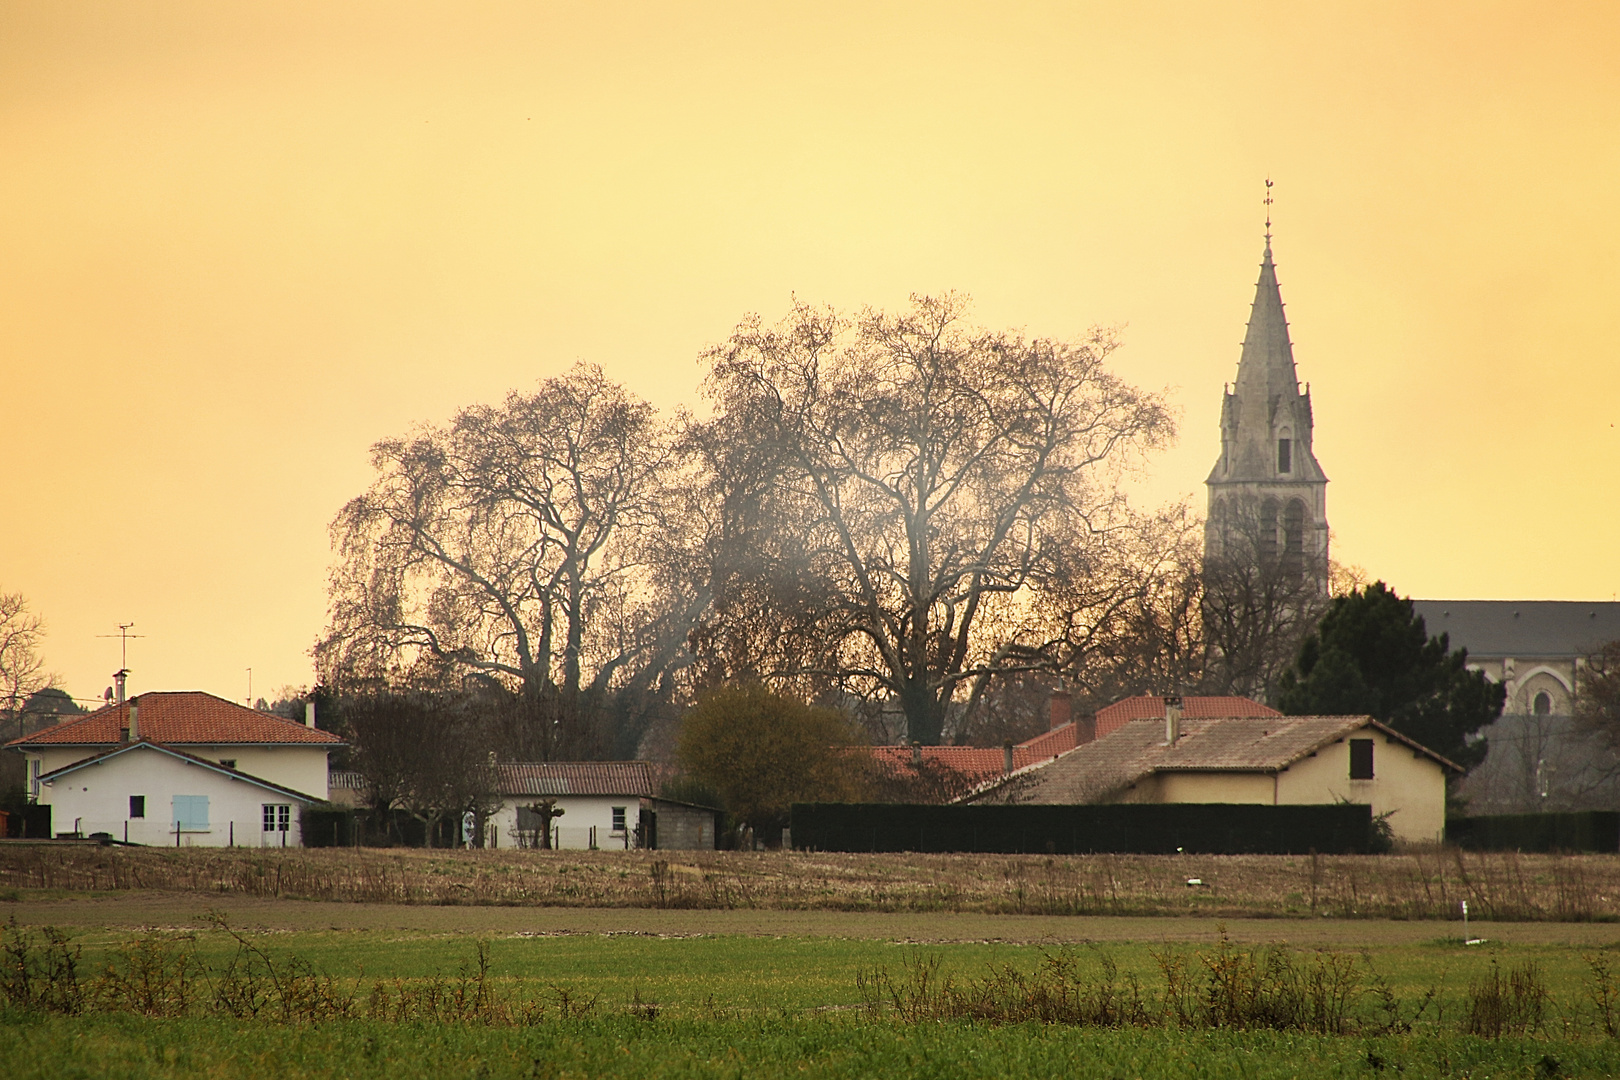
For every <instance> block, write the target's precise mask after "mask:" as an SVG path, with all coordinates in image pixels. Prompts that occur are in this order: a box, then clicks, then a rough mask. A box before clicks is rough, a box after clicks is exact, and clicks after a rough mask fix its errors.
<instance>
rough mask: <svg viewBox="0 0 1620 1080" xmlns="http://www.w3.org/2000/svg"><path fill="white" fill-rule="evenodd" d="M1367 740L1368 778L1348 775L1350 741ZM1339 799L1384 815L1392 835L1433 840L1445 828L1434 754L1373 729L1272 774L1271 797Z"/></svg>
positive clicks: (1441, 776)
mask: <svg viewBox="0 0 1620 1080" xmlns="http://www.w3.org/2000/svg"><path fill="white" fill-rule="evenodd" d="M1369 738H1370V739H1372V740H1373V778H1372V779H1371V780H1352V779H1350V740H1351V739H1369ZM1340 799H1344V800H1347V801H1349V802H1355V803H1367V804H1369V805H1371V806H1372V812H1373V815H1374V816H1375V817H1376V816H1378V815H1380V814H1386V813H1387V814H1390V817H1389V825H1390V828H1391V829H1392V830H1393V831H1394V833H1395V839H1397V840H1402V841H1407V842H1423V841H1434V840H1439V839H1440V838H1441V837H1442V836H1443V835H1444V833H1445V829H1446V774H1445V770H1444V769H1442V768H1441V767H1440V766H1439V765H1438V764H1436V763H1435V761H1434V759H1433V758H1431V757H1428V756H1427V755H1425V754H1420V753H1418V752H1417V751H1415V750H1413V749H1411V748H1410V747H1408V746H1407V745H1406V744H1405V743H1402V742H1399V741H1398V740H1395V739H1391V738H1390V737H1389V736H1387V735H1385V734H1383V733H1382V732H1380V731H1377V730H1376V729H1374V728H1365V729H1363V730H1361V731H1359V732H1353V733H1352V734H1350V735H1349V736H1347V737H1346V738H1344V739H1341V740H1340V741H1339V742H1336V743H1332V744H1330V745H1328V746H1324V747H1323V748H1322V749H1321V750H1319V751H1317V753H1316V754H1315V755H1314V756H1312V757H1308V758H1305V759H1304V760H1303V761H1298V762H1295V763H1294V765H1292V766H1291V767H1290V768H1288V769H1286V770H1284V771H1283V772H1281V773H1279V774H1278V776H1277V801H1278V803H1280V804H1286V803H1295V804H1298V803H1331V802H1338V801H1339V800H1340Z"/></svg>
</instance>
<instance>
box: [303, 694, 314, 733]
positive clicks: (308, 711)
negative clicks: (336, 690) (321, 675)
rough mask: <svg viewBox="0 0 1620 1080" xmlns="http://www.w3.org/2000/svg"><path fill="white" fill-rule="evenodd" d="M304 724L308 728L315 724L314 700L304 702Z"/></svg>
mask: <svg viewBox="0 0 1620 1080" xmlns="http://www.w3.org/2000/svg"><path fill="white" fill-rule="evenodd" d="M304 726H305V727H307V728H313V727H314V726H315V703H314V702H313V701H306V702H304Z"/></svg>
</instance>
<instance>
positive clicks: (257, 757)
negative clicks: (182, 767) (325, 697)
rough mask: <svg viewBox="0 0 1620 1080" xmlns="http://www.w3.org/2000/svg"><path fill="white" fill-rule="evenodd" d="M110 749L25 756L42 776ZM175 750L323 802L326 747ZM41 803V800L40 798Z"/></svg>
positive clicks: (192, 746) (190, 746) (44, 750)
mask: <svg viewBox="0 0 1620 1080" xmlns="http://www.w3.org/2000/svg"><path fill="white" fill-rule="evenodd" d="M111 749H113V747H111V746H93V747H90V746H73V747H66V746H63V747H46V748H42V749H41V750H40V751H38V752H31V753H29V754H28V755H27V757H29V758H30V759H33V758H36V757H37V758H38V759H39V763H40V764H39V771H40V773H42V774H43V773H48V772H54V771H55V770H57V769H65V768H67V767H68V766H69V765H72V764H73V763H74V762H76V761H83V760H84V759H85V758H88V757H94V756H95V755H97V754H100V753H104V752H106V751H108V750H111ZM174 749H176V750H179V751H181V752H182V753H187V754H194V755H196V756H197V757H200V758H203V759H205V760H207V761H216V762H217V761H220V760H222V759H223V760H227V761H232V760H234V761H235V762H236V765H235V766H234V767H235V768H236V769H239V770H240V771H242V772H245V773H248V774H249V775H252V776H256V777H258V778H259V779H261V780H268V781H270V782H271V783H272V784H280V785H281V786H282V787H290V788H292V789H293V790H294V791H301V792H303V793H304V794H305V795H308V796H309V797H310V798H312V799H321V800H324V799H325V798H326V796H327V788H326V772H327V756H328V755H329V754H330V752H331V751H330V749H329V748H328V747H325V746H300V745H293V746H274V745H257V744H248V745H233V744H225V745H220V746H205V745H200V744H191V743H188V744H186V745H184V746H176V747H175V748H174ZM30 775H31V774H30ZM41 801H44V800H43V797H42V798H41ZM165 813H167V811H165Z"/></svg>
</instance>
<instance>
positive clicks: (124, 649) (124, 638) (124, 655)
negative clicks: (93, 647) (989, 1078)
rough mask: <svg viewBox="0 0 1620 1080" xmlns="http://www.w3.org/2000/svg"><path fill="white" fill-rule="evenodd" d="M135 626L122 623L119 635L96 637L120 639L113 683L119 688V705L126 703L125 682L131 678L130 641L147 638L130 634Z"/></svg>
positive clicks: (110, 698) (130, 623) (98, 635)
mask: <svg viewBox="0 0 1620 1080" xmlns="http://www.w3.org/2000/svg"><path fill="white" fill-rule="evenodd" d="M134 625H135V624H134V623H132V622H121V623H119V624H118V633H116V634H97V635H96V637H99V638H110V637H116V638H117V639H118V670H117V671H115V672H113V682H114V683H115V684H117V686H118V691H117V697H118V702H117V703H118V704H119V705H122V704H123V703H124V681H125V680H126V679H128V678H129V639H130V638H143V637H145V636H146V635H145V634H132V633H130V632H129V630H130V627H132V626H134ZM108 700H109V701H111V700H112V697H111V695H109V696H108Z"/></svg>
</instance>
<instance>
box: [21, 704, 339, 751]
mask: <svg viewBox="0 0 1620 1080" xmlns="http://www.w3.org/2000/svg"><path fill="white" fill-rule="evenodd" d="M132 704H136V705H139V709H138V711H137V713H136V725H137V728H138V731H139V734H140V737H141V738H143V739H150V740H152V741H153V742H158V743H166V744H168V745H171V746H185V745H187V744H188V743H189V744H214V745H219V744H230V743H269V744H273V745H280V746H285V745H304V746H310V745H318V746H341V745H343V740H342V739H340V738H338V737H337V736H336V735H334V734H332V733H331V732H330V731H321V730H319V729H317V728H309V727H305V726H304V725H303V724H301V723H299V722H298V721H296V720H287V719H284V718H282V717H280V716H276V715H274V714H273V713H265V712H259V711H258V710H257V709H249V708H246V707H244V706H242V705H238V704H236V703H235V702H231V701H226V700H225V699H224V698H218V697H215V696H214V695H213V694H205V693H203V692H202V691H200V690H184V691H176V692H166V691H153V692H151V693H146V694H140V695H138V696H137V697H133V698H131V699H130V700H129V701H126V702H124V703H123V704H121V705H107V706H105V707H103V708H100V709H97V710H96V711H95V712H93V713H91V714H89V715H88V716H76V717H74V718H73V719H71V720H68V721H66V722H64V723H60V724H56V725H54V726H52V727H48V728H42V729H41V730H39V731H36V732H34V733H33V734H32V735H24V736H23V737H22V738H20V739H13V740H11V741H10V742H9V743H7V744H6V745H7V746H18V747H25V746H26V747H33V746H110V745H112V744H115V743H120V742H123V741H124V736H123V731H124V730H125V729H127V728H128V727H129V711H130V706H131V705H132Z"/></svg>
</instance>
